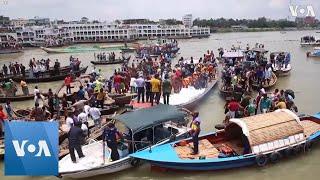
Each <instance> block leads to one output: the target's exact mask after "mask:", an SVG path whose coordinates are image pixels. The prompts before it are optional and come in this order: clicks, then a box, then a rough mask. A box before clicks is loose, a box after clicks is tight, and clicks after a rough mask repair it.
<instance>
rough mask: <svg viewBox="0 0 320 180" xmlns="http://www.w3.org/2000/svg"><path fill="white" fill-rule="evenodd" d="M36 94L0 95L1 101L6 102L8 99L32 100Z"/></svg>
mask: <svg viewBox="0 0 320 180" xmlns="http://www.w3.org/2000/svg"><path fill="white" fill-rule="evenodd" d="M33 98H34V95H33V94H32V95H26V96H25V95H18V96H6V97H0V102H1V103H5V102H7V101H8V100H9V101H11V102H12V101H26V100H30V99H33Z"/></svg>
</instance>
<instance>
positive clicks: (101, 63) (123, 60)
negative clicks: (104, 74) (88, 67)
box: [90, 56, 131, 65]
mask: <svg viewBox="0 0 320 180" xmlns="http://www.w3.org/2000/svg"><path fill="white" fill-rule="evenodd" d="M130 59H131V56H129V57H127V58H121V59H120V58H119V59H116V60H114V61H104V60H102V61H90V62H91V64H94V65H108V64H122V63H124V62H126V61H127V62H128V61H129V60H130Z"/></svg>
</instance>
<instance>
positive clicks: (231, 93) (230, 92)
mask: <svg viewBox="0 0 320 180" xmlns="http://www.w3.org/2000/svg"><path fill="white" fill-rule="evenodd" d="M219 91H220V95H221V96H222V97H223V98H224V99H228V98H231V97H233V98H235V99H236V100H238V101H240V100H241V97H242V95H243V93H244V92H239V91H234V90H227V89H223V88H222V86H221V87H219Z"/></svg>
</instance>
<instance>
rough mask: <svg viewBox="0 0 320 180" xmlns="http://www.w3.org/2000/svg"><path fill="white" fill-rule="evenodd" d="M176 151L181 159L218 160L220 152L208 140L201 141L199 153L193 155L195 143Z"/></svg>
mask: <svg viewBox="0 0 320 180" xmlns="http://www.w3.org/2000/svg"><path fill="white" fill-rule="evenodd" d="M175 150H176V152H177V154H178V156H179V158H181V159H199V157H206V158H217V157H218V155H219V153H220V152H219V150H218V149H217V148H215V147H214V146H213V144H211V143H210V142H209V141H208V140H207V139H202V140H200V141H199V153H198V154H195V155H192V152H193V143H192V142H191V143H188V144H187V145H186V146H177V147H175Z"/></svg>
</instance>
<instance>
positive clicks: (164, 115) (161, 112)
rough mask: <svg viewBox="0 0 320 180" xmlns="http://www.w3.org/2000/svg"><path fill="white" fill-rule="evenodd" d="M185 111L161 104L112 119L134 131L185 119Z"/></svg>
mask: <svg viewBox="0 0 320 180" xmlns="http://www.w3.org/2000/svg"><path fill="white" fill-rule="evenodd" d="M184 117H185V113H184V112H182V111H180V110H178V108H177V107H175V106H170V105H164V104H159V105H157V106H153V107H151V108H147V109H140V110H136V111H133V112H129V113H126V114H122V115H118V116H115V117H113V118H112V119H115V120H118V121H120V122H122V123H124V124H125V125H126V126H127V127H128V128H129V129H131V130H132V131H133V133H134V132H138V131H141V130H143V129H145V128H148V127H151V126H155V125H158V124H161V123H165V122H168V121H174V122H181V121H184Z"/></svg>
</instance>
